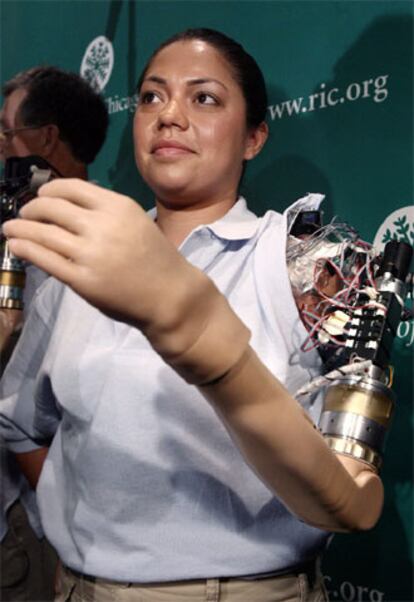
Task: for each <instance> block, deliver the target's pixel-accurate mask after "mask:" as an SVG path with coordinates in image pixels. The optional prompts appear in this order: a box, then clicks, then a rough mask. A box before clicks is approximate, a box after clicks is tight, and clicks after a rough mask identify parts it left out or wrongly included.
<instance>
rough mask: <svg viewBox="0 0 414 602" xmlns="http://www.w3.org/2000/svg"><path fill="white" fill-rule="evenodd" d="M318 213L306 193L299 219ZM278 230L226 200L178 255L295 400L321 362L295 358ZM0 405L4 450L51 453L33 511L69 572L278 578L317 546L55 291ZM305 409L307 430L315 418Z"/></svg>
mask: <svg viewBox="0 0 414 602" xmlns="http://www.w3.org/2000/svg"><path fill="white" fill-rule="evenodd" d="M319 201H320V195H310V196H309V197H307V198H306V199H304V200H302V201H301V202H300V206H309V208H314V206H315V204H318V203H319ZM286 222H287V215H286V214H285V215H283V216H282V215H280V214H278V213H275V212H273V211H270V212H268V213H266V215H265V216H263V217H262V218H257V217H256V216H255V215H254V214H253V213H251V212H250V211H249V210H248V209H247V207H246V203H245V201H244V199H239V201H238V202H237V203H236V204H235V205H234V207H233V208H232V209H231V210H230V211H229V212H228V213H227V215H225V216H224V217H223V218H222V219H220V220H218V221H217V222H215V223H213V224H209V225H206V226H200V227H197V228H196V229H195V230H194V231H193V232H192V233H191V234H190V235H189V236H188V237H187V238H186V240H185V241H184V242H183V243H182V245H181V247H180V252H181V253H182V254H183V255H184V256H185V257H186V258H187V259H188V261H190V262H191V263H192V264H194V265H195V266H197V267H198V268H200V269H201V270H203V272H205V273H206V274H207V275H208V276H209V277H210V278H212V279H213V280H214V282H215V283H216V285H217V286H218V288H219V289H220V290H221V291H222V293H223V294H224V295H225V296H226V297H227V298H228V300H229V302H230V304H231V305H232V307H233V308H234V310H235V311H236V312H237V314H238V315H239V316H240V317H241V319H242V320H244V322H245V323H246V325H247V326H248V327H249V328H250V330H251V331H252V339H251V344H252V346H253V348H254V349H255V350H256V352H257V353H258V355H259V356H260V357H261V359H262V361H263V362H264V363H265V364H266V365H267V366H268V367H269V368H270V370H271V371H272V372H273V373H274V374H275V375H276V376H277V377H278V378H279V379H280V380H281V381H282V382H283V383H284V384H285V385H286V386H287V387H288V389H289V390H290V391H292V392H294V391H295V390H296V389H297V388H299V387H300V386H301V385H303V384H304V383H305V382H307V381H308V380H309V379H310V378H311V377H312V376H313V375H315V374H316V373H317V372H318V371H319V368H320V363H319V359H318V356H317V354H316V352H314V351H312V352H310V353H306V354H304V353H302V352H301V351H300V344H301V342H302V341H303V340H304V338H305V336H306V331H305V329H304V327H303V326H302V324H301V322H300V319H299V316H298V312H297V309H296V305H295V302H294V299H293V296H292V293H291V289H290V284H289V278H288V274H287V269H286V261H285V243H286ZM131 270H133V266H132V265H131ZM114 278H115V281H114V286H116V274H115V275H114ZM137 295H139V290H137ZM157 303H168V298H163V299H158V300H157ZM223 334H224V333H223ZM1 393H2V398H3V400H2V405H1V407H0V410H1V432H2V434H3V437H4V438H5V439H6V440H7V441H8V445H9V447H10V448H11V449H13V450H14V451H28V450H30V449H33V448H35V447H36V443H35V442H37V443H38V444H44V442H47V441H51V440H52V439H53V441H52V444H51V448H50V451H49V454H48V456H47V459H46V462H45V465H44V468H43V471H42V475H41V478H40V482H39V486H38V490H37V491H38V503H39V508H40V512H41V516H42V522H43V527H44V530H45V532H46V535H47V537H48V538H49V540H50V541H51V543H52V544H53V545H54V546H55V547H56V549H57V551H58V553H59V555H60V557H61V559H62V561H63V562H64V563H65V564H66V565H68V566H69V567H71V568H73V569H75V570H78V571H81V572H83V573H87V574H92V575H95V576H98V577H104V578H107V579H113V580H118V581H128V582H131V581H132V582H151V581H174V580H182V579H196V578H209V577H225V576H233V577H234V576H238V575H240V576H245V575H251V574H257V573H262V572H263V573H264V572H268V571H285V570H288V569H289V568H291V567H295V566H297V565H300V564H302V563H304V562H306V561H308V560H311V559H312V558H314V557H315V556H316V555H317V554H319V553H320V552H321V550H322V549H323V548H324V546H325V544H326V541H327V538H328V534H327V533H325V532H323V531H320V530H318V529H315V528H312V527H309V526H307V525H305V524H303V523H302V522H300V521H299V520H298V519H297V518H295V517H294V516H292V515H291V514H290V512H289V511H288V510H286V508H285V507H284V506H283V505H282V504H281V503H280V501H279V500H278V499H277V498H276V497H274V495H273V494H272V493H271V492H270V490H269V489H268V488H267V487H266V486H265V485H264V484H263V483H262V482H261V481H260V480H259V479H258V477H257V476H256V475H255V473H254V472H253V470H252V469H251V468H250V467H249V466H247V465H246V463H245V462H244V460H243V458H242V457H241V455H240V453H239V451H238V449H237V448H236V447H235V445H234V444H233V442H232V439H231V438H230V436H229V434H228V433H227V431H226V429H225V428H224V426H223V425H222V423H221V422H220V420H219V418H218V417H217V415H216V414H215V412H214V410H213V408H212V407H211V406H209V404H208V403H207V402H206V401H205V399H204V398H203V397H202V396H201V394H200V393H199V392H198V390H197V389H196V388H195V387H193V386H189V385H188V384H186V383H185V382H184V381H183V380H182V379H181V378H180V377H179V376H178V375H177V374H175V372H174V371H173V370H172V369H171V368H170V367H169V366H167V365H166V364H165V363H164V362H163V361H162V359H161V358H160V357H159V356H158V355H156V354H155V352H154V351H153V350H152V348H151V346H150V344H149V343H148V341H147V340H146V339H145V337H144V336H143V335H142V334H141V333H140V332H139V331H138V330H136V329H133V328H131V327H129V326H127V325H125V324H123V323H121V322H117V321H114V320H111V319H109V318H107V317H106V316H104V315H103V314H102V313H100V312H99V311H98V310H96V309H95V308H93V307H92V306H90V305H89V304H88V303H86V302H85V301H84V300H82V299H81V298H80V297H79V296H78V295H76V294H75V293H74V292H73V291H72V290H70V289H69V288H67V287H64V286H63V285H61V284H60V283H58V282H57V281H55V280H53V279H49V280H48V281H47V282H46V283H45V284H44V285H43V288H42V289H41V291H39V294H38V295H37V298H36V300H35V302H34V303H33V305H32V309H31V312H30V315H29V318H28V320H27V322H26V325H25V328H24V332H23V334H22V337H21V340H20V343H19V346H18V348H17V349H16V352H15V354H14V356H13V358H12V360H11V362H10V364H9V367H8V369H7V371H6V373H5V376H4V379H3V381H2V392H1ZM308 410H309V411H310V413H311V414H312V416H313V418H314V419H317V418H318V412H319V409H318V408H317V407H316V404H314V406H312V407H308Z"/></svg>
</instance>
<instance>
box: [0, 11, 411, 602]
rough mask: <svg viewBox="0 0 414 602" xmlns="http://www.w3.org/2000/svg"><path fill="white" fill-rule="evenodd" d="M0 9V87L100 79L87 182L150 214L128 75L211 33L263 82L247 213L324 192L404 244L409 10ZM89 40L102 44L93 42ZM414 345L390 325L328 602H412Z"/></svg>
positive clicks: (348, 216) (329, 203) (329, 211)
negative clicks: (368, 467) (387, 428)
mask: <svg viewBox="0 0 414 602" xmlns="http://www.w3.org/2000/svg"><path fill="white" fill-rule="evenodd" d="M0 7H1V8H0V10H1V15H0V16H1V41H2V42H1V50H2V52H1V80H2V81H4V80H6V79H7V78H9V77H11V76H12V75H13V74H14V73H16V72H17V71H19V70H21V69H25V68H27V67H30V66H32V65H34V64H39V63H49V64H55V65H58V66H60V67H63V68H66V69H70V70H74V71H77V72H79V71H80V68H81V64H83V65H84V67H85V68H86V69H87V72H85V70H84V71H83V73H84V74H85V76H86V77H89V78H91V77H94V78H95V79H96V81H97V82H98V83H100V84H101V85H102V84H103V83H105V80H107V81H106V84H105V86H104V88H103V94H104V96H105V97H106V99H107V103H108V106H109V109H110V113H111V123H110V130H109V136H108V139H107V142H106V144H105V147H104V149H103V151H102V152H101V154H100V156H99V158H98V160H97V161H96V162H95V164H94V165H93V168H92V169H91V173H90V175H91V177H92V178H93V179H96V180H97V181H99V182H100V183H101V184H102V185H105V186H109V187H111V188H113V189H115V190H118V191H121V192H124V193H127V194H130V195H131V196H133V197H134V198H136V199H138V200H139V201H140V202H141V203H143V205H144V206H146V207H149V206H150V205H151V194H150V192H149V191H148V189H147V188H146V187H145V185H144V184H143V182H142V181H141V180H140V178H139V176H138V174H137V172H136V169H135V165H134V161H133V152H132V143H131V122H132V114H133V108H134V93H135V84H136V81H137V79H138V75H139V73H140V71H141V69H142V67H143V66H144V64H145V61H146V59H147V58H148V56H149V54H150V53H151V51H152V50H153V49H154V48H155V46H156V45H157V44H158V43H159V42H161V41H163V40H164V39H165V38H166V37H167V36H169V35H171V34H172V33H174V32H176V31H179V30H182V29H184V28H186V27H197V26H207V27H213V28H216V29H220V30H222V31H224V32H225V33H227V34H229V35H230V36H232V37H235V38H236V39H238V40H239V41H241V42H242V44H243V45H244V46H245V47H246V48H247V50H248V51H249V52H251V53H252V54H253V55H254V56H255V57H256V59H257V60H258V62H259V64H260V66H261V67H262V69H263V71H264V73H265V76H266V80H267V83H268V90H269V111H268V122H269V126H270V140H269V142H268V143H267V146H266V148H265V150H264V152H263V153H262V154H261V156H259V157H258V158H257V159H256V160H255V161H254V162H253V163H252V164H251V165H249V168H248V171H247V173H246V177H245V182H244V193H245V194H246V195H247V197H248V199H249V202H250V205H251V206H252V208H253V209H255V210H256V211H257V212H258V213H262V212H264V211H265V210H266V209H267V208H274V209H278V210H281V209H283V208H284V207H286V206H287V204H289V203H290V202H291V201H293V200H294V199H296V198H298V197H299V196H301V195H303V194H305V193H306V192H308V191H314V192H323V193H325V194H326V195H327V200H326V202H325V212H326V218H330V217H332V216H333V215H339V216H341V217H342V218H343V219H345V220H347V221H349V222H350V223H351V224H353V225H354V226H355V227H356V228H357V229H359V231H360V233H361V235H362V237H363V238H365V239H366V240H374V239H375V240H376V243H378V244H379V245H380V246H381V245H382V244H383V243H384V242H385V240H387V239H389V238H392V237H394V238H397V239H400V240H407V241H409V242H411V243H412V242H413V237H414V223H413V209H412V193H413V180H412V166H413V136H412V125H413V124H412V101H413V99H412V91H413V87H412V86H413V75H412V69H413V64H412V63H413V59H412V49H413V46H412V42H413V3H412V2H411V1H397V0H395V1H392V0H388V1H375V0H355V1H352V0H340V1H335V0H327V1H314V0H307V1H305V0H303V1H300V0H299V1H295V0H290V1H289V0H285V1H284V0H281V1H276V0H273V1H272V0H269V1H256V2H250V1H246V2H243V1H240V0H234V1H233V0H229V1H210V2H203V1H199V2H198V1H197V2H194V1H185V0H183V1H178V2H177V1H174V0H170V1H162V2H161V1H160V2H156V1H132V0H129V1H128V0H123V1H109V0H100V1H99V0H98V1H89V0H71V1H65V0H62V1H59V0H53V1H45V0H32V1H29V2H27V1H25V0H2V2H1V5H0ZM100 36H105V38H106V39H107V41H104V43H101V44H99V40H96V39H97V38H99V37H100ZM87 50H88V52H87V55H86V56H85V53H86V51H87ZM111 62H113V69H112V70H111ZM411 303H412V299H411ZM413 338H414V328H413V323H412V322H410V323H406V324H403V325H401V326H400V329H399V336H398V341H397V344H396V346H395V347H396V348H395V353H394V364H395V367H396V371H395V387H394V388H395V391H396V393H397V396H398V403H397V412H396V417H395V420H394V425H393V429H392V432H391V434H390V437H389V440H388V445H387V453H386V460H385V465H384V469H383V479H384V483H385V487H386V499H385V509H384V513H383V516H382V518H381V520H380V522H379V524H378V526H377V527H376V528H375V529H374V530H372V531H371V532H369V533H364V534H355V535H339V536H336V537H335V538H334V540H333V543H332V544H331V546H330V548H329V551H328V553H327V554H326V558H325V561H324V565H323V568H324V572H325V574H326V584H327V586H328V589H329V590H330V595H331V599H332V600H333V601H335V600H343V601H344V602H357V601H358V602H360V601H363V600H370V601H372V602H376V601H389V602H397V601H406V602H408V601H412V600H413V599H414V596H413V587H412V574H413V573H412V563H413V542H412V539H413V538H412V535H413V532H412V502H413V496H412V486H411V480H412V468H413V466H412V423H413V420H412V389H411V366H412V346H413ZM246 602H249V601H246Z"/></svg>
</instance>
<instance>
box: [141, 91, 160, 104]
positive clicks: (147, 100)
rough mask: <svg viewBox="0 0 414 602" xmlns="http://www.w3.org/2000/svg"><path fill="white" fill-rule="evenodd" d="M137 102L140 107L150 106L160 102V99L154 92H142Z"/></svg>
mask: <svg viewBox="0 0 414 602" xmlns="http://www.w3.org/2000/svg"><path fill="white" fill-rule="evenodd" d="M139 102H140V104H142V105H150V104H154V103H156V102H160V98H159V97H158V96H157V94H155V92H143V93H142V94H140V96H139Z"/></svg>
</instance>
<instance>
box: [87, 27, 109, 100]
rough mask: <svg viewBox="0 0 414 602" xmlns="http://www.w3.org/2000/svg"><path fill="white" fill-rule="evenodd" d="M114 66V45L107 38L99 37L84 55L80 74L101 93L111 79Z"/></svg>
mask: <svg viewBox="0 0 414 602" xmlns="http://www.w3.org/2000/svg"><path fill="white" fill-rule="evenodd" d="M113 66H114V49H113V46H112V43H111V42H110V41H109V40H108V38H106V37H105V36H98V37H97V38H95V39H94V40H92V42H91V43H90V44H89V46H88V47H87V49H86V51H85V54H84V55H83V59H82V63H81V68H80V74H81V75H82V77H84V78H85V79H86V80H87V81H88V82H89V83H90V84H91V86H92V87H93V88H94V89H95V90H96V91H97V92H101V91H102V90H103V89H104V88H105V86H106V84H107V83H108V81H109V78H110V77H111V73H112V69H113Z"/></svg>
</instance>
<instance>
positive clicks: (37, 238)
mask: <svg viewBox="0 0 414 602" xmlns="http://www.w3.org/2000/svg"><path fill="white" fill-rule="evenodd" d="M4 231H5V233H11V232H12V233H13V237H16V238H18V239H20V240H21V241H22V242H23V241H31V242H33V243H36V244H37V245H39V246H40V245H41V246H42V247H44V248H45V249H50V250H51V251H54V252H55V253H58V254H59V255H62V256H63V257H69V258H72V257H73V256H74V254H76V251H77V249H78V239H77V237H76V236H74V235H73V234H71V233H70V232H68V231H67V230H64V229H62V228H60V227H59V226H55V225H54V224H44V223H41V222H33V221H30V220H23V219H17V220H15V221H14V223H13V224H10V226H8V224H6V226H5V228H4ZM15 244H16V243H15V242H13V240H10V242H9V247H10V250H12V251H13V247H14V246H15ZM22 258H23V257H22ZM23 259H26V260H30V259H29V258H28V257H24V258H23Z"/></svg>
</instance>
